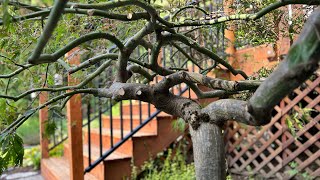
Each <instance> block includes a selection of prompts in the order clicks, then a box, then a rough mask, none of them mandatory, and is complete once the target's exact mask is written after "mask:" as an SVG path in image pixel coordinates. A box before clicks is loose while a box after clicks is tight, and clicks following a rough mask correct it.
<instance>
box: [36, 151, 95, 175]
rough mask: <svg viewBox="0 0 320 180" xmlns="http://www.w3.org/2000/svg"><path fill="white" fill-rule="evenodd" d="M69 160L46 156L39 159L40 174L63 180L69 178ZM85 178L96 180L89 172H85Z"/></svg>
mask: <svg viewBox="0 0 320 180" xmlns="http://www.w3.org/2000/svg"><path fill="white" fill-rule="evenodd" d="M69 168H70V167H69V162H68V161H67V159H66V158H63V157H59V158H56V157H55V158H47V159H41V175H42V176H43V178H44V179H50V180H65V179H70V169H69ZM84 179H85V180H98V178H96V177H95V176H94V175H92V174H91V173H86V174H85V176H84Z"/></svg>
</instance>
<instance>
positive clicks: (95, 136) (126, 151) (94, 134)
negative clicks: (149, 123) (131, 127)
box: [83, 128, 157, 156]
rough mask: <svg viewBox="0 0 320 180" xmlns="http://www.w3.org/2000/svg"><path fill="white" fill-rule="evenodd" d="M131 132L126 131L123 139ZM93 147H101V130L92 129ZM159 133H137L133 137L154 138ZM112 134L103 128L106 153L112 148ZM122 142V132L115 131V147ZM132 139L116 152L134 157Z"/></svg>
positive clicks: (85, 141)
mask: <svg viewBox="0 0 320 180" xmlns="http://www.w3.org/2000/svg"><path fill="white" fill-rule="evenodd" d="M83 131H84V133H83V134H84V144H88V130H87V129H86V128H85V129H84V130H83ZM129 133H130V131H127V130H124V131H123V137H125V136H126V135H127V134H129ZM90 135H91V145H95V146H100V135H99V129H98V128H94V129H91V133H90ZM156 135H157V133H155V132H141V131H139V132H137V133H136V134H135V135H134V136H133V137H154V136H156ZM110 136H111V132H110V129H109V128H102V136H101V137H102V146H103V150H104V151H106V150H108V149H110V148H111V137H110ZM120 141H121V131H120V130H119V129H113V145H115V144H116V143H118V142H120ZM132 148H133V147H132V139H131V138H130V139H129V140H127V141H126V142H124V143H123V144H122V145H121V146H120V147H119V148H118V149H116V152H120V153H124V154H127V155H130V156H131V155H132Z"/></svg>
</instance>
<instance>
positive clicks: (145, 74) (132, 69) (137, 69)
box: [127, 65, 154, 81]
mask: <svg viewBox="0 0 320 180" xmlns="http://www.w3.org/2000/svg"><path fill="white" fill-rule="evenodd" d="M127 71H129V72H132V73H138V74H141V75H142V76H143V77H145V78H146V79H147V80H149V81H152V80H153V77H154V76H152V75H151V74H149V73H148V72H147V71H146V70H144V69H143V68H142V67H141V66H137V65H129V66H128V67H127Z"/></svg>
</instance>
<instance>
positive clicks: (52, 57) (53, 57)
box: [30, 32, 124, 64]
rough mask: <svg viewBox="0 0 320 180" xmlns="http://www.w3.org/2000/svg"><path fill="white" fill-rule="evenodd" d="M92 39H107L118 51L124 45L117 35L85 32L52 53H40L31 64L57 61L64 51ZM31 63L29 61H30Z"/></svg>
mask: <svg viewBox="0 0 320 180" xmlns="http://www.w3.org/2000/svg"><path fill="white" fill-rule="evenodd" d="M94 39H107V40H109V41H111V42H112V43H114V44H115V45H116V46H117V47H118V48H119V49H120V51H121V50H123V47H124V45H123V44H122V42H121V41H120V40H118V38H117V37H115V36H113V35H111V34H109V33H102V32H93V33H90V34H86V35H84V36H81V37H79V38H78V39H75V40H74V41H72V42H70V43H69V44H67V45H66V46H64V47H63V48H61V49H59V50H58V51H56V52H55V53H53V54H42V55H40V56H39V57H38V58H37V60H36V61H34V62H32V63H33V64H43V63H52V62H55V61H57V60H58V59H59V58H60V57H62V56H64V54H65V53H67V52H69V51H70V50H71V49H73V48H75V47H77V46H79V45H80V44H82V43H84V42H87V41H91V40H94ZM30 63H31V62H30Z"/></svg>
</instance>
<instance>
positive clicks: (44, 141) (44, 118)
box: [39, 92, 49, 159]
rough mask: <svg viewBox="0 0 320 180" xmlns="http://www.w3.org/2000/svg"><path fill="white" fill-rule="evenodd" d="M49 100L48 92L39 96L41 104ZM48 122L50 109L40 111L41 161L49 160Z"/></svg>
mask: <svg viewBox="0 0 320 180" xmlns="http://www.w3.org/2000/svg"><path fill="white" fill-rule="evenodd" d="M47 100H48V92H41V93H40V94H39V104H44V103H45V102H46V101H47ZM47 122H48V107H47V106H46V107H45V108H42V109H40V110H39V125H40V151H41V159H44V158H49V140H48V138H47V137H46V136H45V125H46V123H47Z"/></svg>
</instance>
